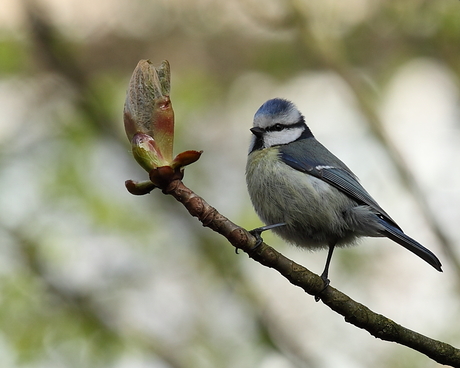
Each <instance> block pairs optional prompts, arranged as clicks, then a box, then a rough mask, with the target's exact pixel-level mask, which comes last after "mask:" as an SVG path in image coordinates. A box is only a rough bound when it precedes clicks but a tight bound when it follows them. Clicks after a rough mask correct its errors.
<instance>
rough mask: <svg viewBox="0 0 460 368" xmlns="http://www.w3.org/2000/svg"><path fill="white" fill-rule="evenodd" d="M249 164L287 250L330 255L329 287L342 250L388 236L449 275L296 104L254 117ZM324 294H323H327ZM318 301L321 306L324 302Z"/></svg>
mask: <svg viewBox="0 0 460 368" xmlns="http://www.w3.org/2000/svg"><path fill="white" fill-rule="evenodd" d="M250 131H251V133H252V137H251V142H250V146H249V153H248V159H247V164H246V184H247V188H248V192H249V196H250V199H251V201H252V204H253V207H254V209H255V211H256V213H257V214H258V216H259V217H260V219H261V220H262V222H264V223H265V224H266V226H262V227H259V228H257V229H254V230H253V231H252V232H251V233H252V234H253V235H255V236H256V237H258V238H259V240H260V241H261V237H260V234H261V233H262V232H263V231H266V230H272V231H273V232H274V233H275V234H277V235H278V236H280V237H281V238H282V239H284V240H285V241H287V242H288V243H292V244H294V245H297V246H299V247H303V248H308V249H310V250H317V249H328V255H327V259H326V264H325V267H324V270H323V272H322V274H321V278H322V280H323V282H324V285H325V286H324V288H327V286H328V285H329V283H330V281H329V278H328V276H329V275H328V274H329V266H330V263H331V259H332V254H333V252H334V249H335V248H336V247H343V246H348V245H353V244H355V243H356V241H357V240H358V239H359V238H361V237H387V238H389V239H391V240H393V241H394V242H396V243H398V244H399V245H402V246H403V247H404V248H406V249H408V250H409V251H411V252H412V253H414V254H416V255H417V256H419V257H420V258H422V259H423V260H425V261H426V262H428V263H429V264H430V265H431V266H433V267H434V268H435V269H436V270H438V271H440V272H442V268H441V267H442V265H441V262H440V261H439V259H438V258H437V257H436V256H435V255H434V254H433V253H432V252H431V251H430V250H428V249H427V248H425V247H424V246H422V245H421V244H420V243H418V242H417V241H416V240H414V239H412V238H411V237H409V236H408V235H406V234H405V233H404V232H403V230H402V229H401V228H400V227H399V225H398V224H397V223H396V222H395V221H394V220H393V219H392V218H391V217H390V216H389V215H388V214H387V213H386V212H385V211H384V210H383V209H382V207H380V205H379V204H378V203H377V202H376V201H375V200H374V199H373V198H372V197H371V195H370V194H369V193H368V192H367V191H366V190H365V189H364V188H363V186H362V185H361V184H360V182H359V179H358V178H357V176H356V175H355V174H354V173H353V172H352V171H351V170H350V169H349V168H348V167H347V166H346V165H345V164H344V163H343V162H342V161H341V160H340V159H339V158H337V157H336V156H335V155H334V154H332V153H331V152H330V151H329V150H328V149H327V148H326V147H325V146H323V145H322V144H321V143H320V142H319V141H318V140H316V138H315V137H314V135H313V133H312V132H311V130H310V128H309V127H308V126H307V124H306V123H305V118H304V116H303V115H302V114H301V112H300V111H299V110H298V109H297V107H296V106H295V105H294V104H293V103H292V102H290V101H288V100H286V99H282V98H274V99H271V100H268V101H266V102H265V103H264V104H263V105H262V106H261V107H260V108H259V109H258V110H257V112H256V113H255V115H254V122H253V127H252V128H251V129H250ZM323 290H324V289H323ZM317 300H318V299H317Z"/></svg>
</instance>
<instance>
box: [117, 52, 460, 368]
mask: <svg viewBox="0 0 460 368" xmlns="http://www.w3.org/2000/svg"><path fill="white" fill-rule="evenodd" d="M169 89H170V75H169V64H168V62H167V61H164V62H163V63H162V64H161V66H160V67H158V68H155V67H154V66H153V65H152V64H151V62H150V61H148V60H141V61H140V62H139V64H138V66H137V67H136V69H135V70H134V73H133V76H132V78H131V81H130V84H129V88H128V93H127V97H126V102H125V108H124V123H125V130H126V134H127V136H128V139H129V140H130V141H131V147H132V153H133V156H134V158H135V159H136V161H137V162H138V163H139V164H140V165H141V166H142V167H143V168H144V169H145V170H146V171H147V172H148V173H149V179H150V180H149V181H145V182H141V183H137V182H134V181H132V180H128V181H126V182H125V185H126V188H127V189H128V191H129V192H130V193H131V194H136V195H142V194H147V193H149V192H151V191H152V190H153V189H155V188H159V189H161V190H162V191H163V193H164V194H168V195H172V196H173V197H174V198H175V199H176V200H177V201H179V202H180V203H182V204H183V205H184V206H185V207H186V208H187V210H188V211H189V213H190V214H191V215H192V216H194V217H197V218H198V220H200V222H201V223H202V224H203V226H206V227H209V228H210V229H212V230H214V231H215V232H217V233H219V234H221V235H223V236H225V237H226V238H227V240H228V241H229V242H230V243H231V244H232V245H233V246H234V247H235V248H236V249H237V250H238V249H241V250H243V251H244V252H246V253H247V254H248V255H249V257H251V258H252V259H254V260H255V261H257V262H259V263H260V264H262V265H264V266H267V267H270V268H274V269H276V270H277V271H278V272H279V273H281V274H282V275H283V276H284V277H286V278H287V279H288V280H289V281H290V282H291V283H292V284H293V285H296V286H299V287H301V288H302V289H303V290H305V292H307V293H308V294H310V295H314V296H315V297H316V299H317V300H319V299H320V300H322V301H323V303H324V304H326V305H327V306H329V307H330V308H331V309H332V310H334V311H336V312H337V313H339V314H341V315H342V316H344V317H345V321H347V322H349V323H351V324H353V325H355V326H357V327H359V328H362V329H365V330H366V331H368V332H369V333H370V334H371V335H373V336H375V337H377V338H379V339H382V340H387V341H394V342H397V343H399V344H401V345H405V346H408V347H410V348H412V349H414V350H417V351H419V352H421V353H423V354H425V355H427V356H429V357H430V358H432V359H434V360H436V361H437V362H439V363H442V364H447V365H451V366H453V367H460V350H459V349H456V348H454V347H453V346H451V345H448V344H446V343H443V342H440V341H436V340H433V339H430V338H428V337H426V336H423V335H421V334H419V333H416V332H414V331H411V330H409V329H407V328H405V327H403V326H401V325H399V324H397V323H395V322H393V321H392V320H390V319H389V318H387V317H384V316H382V315H380V314H377V313H375V312H373V311H371V310H370V309H369V308H367V307H366V306H364V305H362V304H360V303H358V302H355V301H354V300H352V299H351V298H350V297H348V296H347V295H345V294H343V293H341V292H340V291H338V290H337V289H334V288H333V287H332V286H329V287H327V288H326V289H324V282H323V280H322V279H321V278H320V277H319V276H318V275H315V274H314V273H312V272H310V271H309V270H307V269H306V268H304V267H303V266H301V265H299V264H297V263H295V262H293V261H291V260H290V259H288V258H286V257H284V256H283V255H282V254H281V253H279V252H277V251H276V250H275V249H273V248H272V247H270V246H268V245H267V244H265V243H262V244H260V245H256V243H257V240H256V238H255V237H254V236H252V235H251V234H250V233H249V232H248V231H246V230H245V229H243V228H241V227H240V226H238V225H236V224H235V223H233V222H232V221H230V220H229V219H228V218H226V217H225V216H223V215H221V214H220V213H219V212H218V211H217V210H216V209H215V208H214V207H212V206H210V205H209V204H208V203H206V201H205V200H204V199H203V198H201V197H199V196H198V195H196V194H195V193H194V192H192V191H191V190H190V189H189V188H187V187H186V186H185V185H184V184H183V182H182V178H183V175H184V167H185V166H186V165H189V164H191V163H193V162H195V161H196V160H198V159H199V158H200V155H201V152H197V151H186V152H182V153H179V154H178V155H177V156H176V157H174V158H173V155H172V148H173V147H172V142H173V135H174V113H173V110H172V105H171V100H170V98H169V92H170V91H169Z"/></svg>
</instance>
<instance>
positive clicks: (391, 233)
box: [380, 219, 442, 272]
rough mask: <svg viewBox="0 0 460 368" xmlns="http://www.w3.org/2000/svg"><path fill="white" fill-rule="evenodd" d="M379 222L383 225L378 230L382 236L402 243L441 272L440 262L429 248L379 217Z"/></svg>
mask: <svg viewBox="0 0 460 368" xmlns="http://www.w3.org/2000/svg"><path fill="white" fill-rule="evenodd" d="M380 223H381V224H382V225H383V226H384V227H385V229H384V230H381V231H380V233H381V234H382V235H383V236H386V237H387V238H389V239H391V240H393V241H394V242H396V243H398V244H400V245H402V246H403V247H404V248H406V249H408V250H410V251H411V252H412V253H414V254H416V255H418V256H419V257H420V258H422V259H423V260H425V261H426V262H428V263H429V264H430V265H432V266H433V267H434V268H436V269H437V270H438V271H440V272H442V269H441V262H440V261H439V259H438V257H436V256H435V255H434V254H433V253H432V252H431V251H430V250H428V249H426V248H425V247H424V246H423V245H422V244H420V243H418V242H416V241H415V240H414V239H412V238H411V237H409V236H407V235H406V234H404V233H403V232H402V231H401V230H400V229H398V228H396V227H394V226H391V225H390V224H388V223H387V222H386V221H385V220H383V219H380Z"/></svg>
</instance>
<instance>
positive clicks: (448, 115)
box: [0, 0, 460, 368]
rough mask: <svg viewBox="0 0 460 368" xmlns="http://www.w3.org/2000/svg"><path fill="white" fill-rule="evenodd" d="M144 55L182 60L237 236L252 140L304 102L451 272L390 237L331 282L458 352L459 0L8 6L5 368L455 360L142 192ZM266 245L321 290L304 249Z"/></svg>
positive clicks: (337, 263) (190, 171) (3, 146)
mask: <svg viewBox="0 0 460 368" xmlns="http://www.w3.org/2000/svg"><path fill="white" fill-rule="evenodd" d="M140 59H151V60H152V62H153V63H154V64H155V65H159V64H160V62H161V61H162V60H163V59H167V60H169V62H170V64H171V70H172V87H171V89H172V92H171V98H172V102H173V106H174V110H175V114H176V141H175V151H176V152H181V151H183V150H186V149H196V150H204V154H203V156H202V158H201V159H200V160H199V161H198V162H197V163H195V164H193V165H192V166H190V167H188V168H187V170H186V176H185V179H184V182H185V184H186V185H187V186H189V187H190V188H191V189H192V190H194V191H195V192H196V193H198V194H199V195H201V196H203V197H204V198H205V199H206V201H207V202H208V203H210V204H211V205H213V206H214V207H216V208H217V209H218V210H219V211H220V212H221V213H222V214H224V215H226V216H227V217H229V218H230V219H231V220H232V221H234V222H236V223H238V224H239V225H241V226H243V227H246V228H248V229H251V228H254V227H257V226H260V225H261V222H260V221H259V220H258V218H257V216H256V215H255V213H254V211H253V209H252V206H251V204H250V201H249V197H248V195H247V193H246V188H245V179H244V170H245V162H246V155H247V150H248V144H249V139H250V132H249V128H250V127H251V125H252V118H253V115H254V113H255V111H256V110H257V109H258V108H259V106H260V105H261V104H262V103H263V102H264V101H266V100H267V99H269V98H273V97H283V98H287V99H290V100H292V101H293V102H294V103H295V104H296V105H297V106H298V107H299V109H300V110H301V111H302V112H303V113H304V115H305V117H306V121H307V123H308V124H309V126H310V127H311V129H312V131H313V132H314V134H315V136H316V137H317V139H318V140H319V141H321V142H322V143H323V144H325V145H326V146H327V147H328V148H329V149H330V150H331V151H332V152H334V153H335V154H337V155H338V156H339V157H341V158H342V159H343V160H344V161H345V162H346V163H347V165H348V166H349V167H350V168H352V170H353V171H354V172H355V173H356V174H357V175H358V176H359V177H360V179H361V182H362V183H363V185H364V187H365V188H366V189H367V190H368V191H369V192H370V193H371V194H372V195H373V196H374V197H375V198H376V199H377V201H378V202H379V203H380V204H381V205H382V207H383V208H385V209H386V210H387V212H388V213H389V214H390V215H391V216H392V217H393V218H394V219H395V220H396V221H397V222H398V223H399V224H400V226H401V227H402V228H403V229H404V230H405V231H406V232H407V233H408V234H409V235H411V236H413V237H414V238H416V239H417V240H418V241H420V242H421V243H422V244H424V245H425V246H427V247H428V248H430V249H431V250H432V251H433V252H434V253H436V254H437V255H438V257H439V258H440V260H441V262H442V263H443V267H444V273H442V274H441V273H438V272H436V271H435V270H434V269H432V268H431V267H430V266H429V265H428V264H426V263H425V262H423V261H422V260H421V259H419V258H418V257H416V256H414V255H413V254H411V253H409V252H408V251H406V250H405V249H403V248H402V247H400V246H398V245H397V244H395V243H393V242H391V241H390V240H387V239H363V240H362V241H361V244H360V246H358V247H353V248H348V249H340V250H338V251H337V252H336V253H335V255H334V259H333V262H332V268H331V272H330V277H331V280H332V285H333V286H334V287H336V288H338V289H340V290H341V291H343V292H345V293H346V294H348V295H349V296H351V297H352V298H354V299H355V300H357V301H359V302H361V303H363V304H365V305H366V306H368V307H369V308H371V309H372V310H374V311H376V312H378V313H381V314H384V315H386V316H387V317H389V318H391V319H393V320H395V321H396V322H398V323H400V324H403V325H404V326H406V327H408V328H411V329H414V330H416V331H418V332H420V333H422V334H425V335H428V336H430V337H432V338H435V339H439V340H442V341H445V342H447V343H450V344H452V345H454V346H457V347H459V346H460V322H459V321H460V247H459V245H460V226H459V224H460V189H459V188H460V109H459V101H460V99H459V77H460V2H459V1H456V0H438V1H424V0H398V1H395V0H390V1H374V0H372V1H371V0H349V1H339V0H327V1H313V0H263V1H262V0H238V1H219V0H99V1H89V0H41V1H38V0H37V1H32V0H30V1H19V0H2V5H1V9H0V239H1V240H0V361H1V366H2V367H21V368H22V367H27V368H36V367H37V368H38V367H47V368H54V367H56V368H57V367H66V368H67V367H114V368H157V367H158V368H169V367H171V368H185V367H200V368H207V367H209V368H211V367H212V368H214V367H238V368H246V367H247V368H249V367H258V368H291V367H292V368H294V367H312V368H321V367H334V368H335V367H341V368H349V367H350V368H355V367H373V368H384V367H392V368H398V367H404V368H406V367H417V368H432V367H438V366H440V365H438V364H436V363H434V362H433V361H431V360H430V359H429V358H427V357H425V356H423V355H421V354H419V353H417V352H414V351H412V350H410V349H408V348H406V347H401V346H399V345H397V344H393V343H388V342H383V341H380V340H377V339H375V338H374V337H372V336H370V335H369V334H368V333H367V332H365V331H362V330H359V329H357V328H356V327H353V326H351V325H349V324H347V323H345V322H344V321H343V318H342V317H340V316H339V315H337V314H335V313H334V312H332V311H331V310H329V308H327V307H325V306H324V305H323V304H322V303H315V302H314V299H313V297H311V296H308V295H306V294H305V293H303V291H302V290H300V289H298V288H296V287H294V286H292V285H291V284H289V282H288V281H287V280H285V279H284V278H283V277H281V276H280V275H279V274H278V273H277V272H276V271H274V270H271V269H266V268H265V267H263V266H261V265H259V264H257V263H255V262H253V261H252V260H251V259H249V258H248V257H247V255H245V254H239V255H236V254H235V252H234V249H233V247H232V246H230V245H229V244H228V243H227V242H226V241H225V240H224V239H223V238H222V237H220V236H218V235H216V234H214V233H212V232H211V231H210V230H209V229H205V228H203V227H202V226H201V225H200V224H199V222H198V221H197V220H196V219H194V218H192V217H190V216H189V215H188V213H187V212H186V210H185V209H184V208H183V207H182V206H181V205H180V204H179V203H177V202H175V201H174V199H172V198H170V197H166V196H164V195H163V194H162V193H161V192H159V191H158V192H157V191H153V192H152V193H151V194H150V195H147V196H141V197H135V196H132V195H130V194H129V193H128V192H127V191H126V189H125V187H124V181H125V180H126V179H134V180H145V179H146V178H147V175H146V173H145V172H144V171H143V170H142V169H141V168H140V167H139V166H138V165H137V164H136V162H135V161H134V159H133V157H132V156H131V153H130V147H129V144H128V140H127V139H126V137H125V135H124V130H123V122H122V110H123V104H124V98H125V93H126V89H127V86H128V81H129V78H130V76H131V73H132V71H133V70H134V68H135V66H136V64H137V62H138V61H139V60H140ZM264 239H265V240H266V242H267V243H269V244H271V245H272V246H274V247H275V248H276V249H278V250H280V251H281V252H282V253H284V254H285V255H287V256H288V257H290V258H291V259H293V260H295V261H296V262H298V263H300V264H302V265H304V266H306V267H307V268H309V269H310V270H312V271H313V272H316V273H320V272H321V271H322V269H323V266H324V262H325V258H326V252H318V253H310V252H308V251H305V250H301V249H296V248H294V247H290V246H288V245H285V244H284V243H283V242H282V241H281V240H280V239H278V238H276V237H274V236H272V235H271V234H267V235H265V236H264Z"/></svg>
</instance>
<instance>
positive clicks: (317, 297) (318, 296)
mask: <svg viewBox="0 0 460 368" xmlns="http://www.w3.org/2000/svg"><path fill="white" fill-rule="evenodd" d="M321 280H323V282H324V285H323V288H322V289H321V291H320V292H319V293H318V294H316V295H315V302H319V300H320V299H321V297H320V295H321V294H322V293H323V292H324V290H326V289H327V288H328V287H329V284H330V283H331V281H330V280H329V279H328V278H327V275H324V274H323V275H321Z"/></svg>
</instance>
